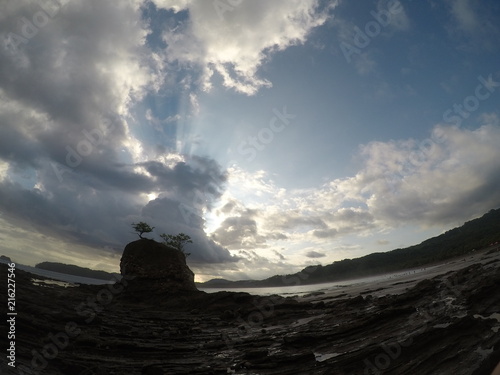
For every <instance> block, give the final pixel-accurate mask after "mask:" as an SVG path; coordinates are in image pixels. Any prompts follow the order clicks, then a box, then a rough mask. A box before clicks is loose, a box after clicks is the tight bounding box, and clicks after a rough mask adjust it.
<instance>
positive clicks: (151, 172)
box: [0, 0, 500, 281]
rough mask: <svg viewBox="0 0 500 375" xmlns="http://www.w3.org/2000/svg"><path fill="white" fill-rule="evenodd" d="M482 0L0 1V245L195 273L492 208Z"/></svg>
mask: <svg viewBox="0 0 500 375" xmlns="http://www.w3.org/2000/svg"><path fill="white" fill-rule="evenodd" d="M499 25H500V3H498V2H497V1H494V0H485V1H481V2H476V1H472V0H443V1H437V0H419V1H412V0H401V1H397V0H390V1H389V0H374V1H366V0H349V1H347V0H330V1H324V0H213V1H212V0H177V1H174V0H150V1H143V0H121V1H111V0H37V1H34V0H33V1H30V0H18V1H8V2H7V1H4V2H1V3H0V253H1V254H4V255H6V256H10V257H11V258H12V259H13V260H15V261H17V262H19V263H23V264H27V265H34V264H36V263H38V262H42V261H54V262H62V263H70V264H76V265H79V266H82V267H89V268H94V269H102V270H106V271H115V272H116V271H118V270H119V261H120V257H121V253H122V251H123V248H124V246H125V245H126V244H127V243H128V242H131V241H133V240H136V239H138V237H137V234H136V233H134V231H133V229H132V226H131V224H132V223H137V222H139V221H144V222H147V223H149V224H150V225H151V226H154V227H155V230H154V232H153V233H152V234H150V236H149V237H150V238H155V239H157V240H160V237H159V235H160V234H162V233H169V234H177V233H180V232H183V233H186V234H188V235H189V236H191V238H192V240H193V244H189V245H187V247H186V250H187V251H189V252H190V253H191V256H190V257H188V258H187V260H188V264H189V266H190V267H191V269H192V270H193V271H194V272H195V274H196V281H206V280H209V279H211V278H226V279H230V280H238V279H249V278H253V279H262V278H265V277H269V276H272V275H275V274H287V273H293V272H297V271H299V270H301V269H302V268H304V267H306V266H308V265H315V264H323V265H326V264H330V263H332V262H334V261H338V260H342V259H346V258H356V257H359V256H363V255H366V254H369V253H373V252H382V251H389V250H392V249H396V248H400V247H406V246H410V245H414V244H417V243H419V242H421V241H423V240H425V239H427V238H429V237H432V236H436V235H439V234H441V233H443V232H445V231H446V230H449V229H451V228H453V227H456V226H459V225H462V224H463V223H464V222H465V221H468V220H471V219H473V218H476V217H479V216H481V215H483V214H484V213H486V212H488V211H489V210H490V209H493V208H498V207H500V163H499V160H500V121H499V119H500V107H499V103H500V45H499V43H498V40H500V28H499Z"/></svg>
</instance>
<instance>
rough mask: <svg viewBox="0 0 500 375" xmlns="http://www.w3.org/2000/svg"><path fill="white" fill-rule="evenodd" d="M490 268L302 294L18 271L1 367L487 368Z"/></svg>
mask: <svg viewBox="0 0 500 375" xmlns="http://www.w3.org/2000/svg"><path fill="white" fill-rule="evenodd" d="M0 266H1V267H0V278H1V279H2V280H6V279H7V267H6V266H5V265H3V264H2V265H0ZM455 266H456V265H455ZM499 267H500V253H499V252H490V253H482V254H477V255H475V258H474V262H467V263H466V264H465V263H464V267H463V268H460V267H455V270H451V271H445V270H446V269H443V272H442V273H440V274H438V275H435V276H433V277H432V278H428V279H423V280H422V281H418V282H417V281H414V282H412V281H407V282H406V281H405V282H403V283H404V284H401V283H402V282H401V281H400V282H399V283H397V282H394V283H392V284H394V285H391V282H388V283H387V285H386V287H387V288H383V289H380V288H376V289H379V290H376V289H374V290H371V288H369V287H367V286H366V285H365V286H364V287H363V290H356V289H352V290H349V289H346V290H343V291H338V292H337V293H336V294H335V295H332V294H328V293H324V294H323V292H318V293H314V295H310V296H308V297H307V298H282V297H279V296H270V297H259V296H255V295H250V294H247V293H234V292H218V293H205V292H200V291H196V290H184V291H179V292H172V293H169V292H168V291H164V292H163V293H162V294H158V293H150V294H148V293H147V291H145V290H144V289H140V295H138V294H131V293H130V292H127V287H128V286H129V283H130V284H131V285H134V283H135V286H134V288H137V280H135V279H134V278H133V277H130V280H127V277H124V279H123V280H122V281H121V282H118V283H116V284H113V285H112V284H110V285H105V286H90V285H79V286H70V287H64V286H58V285H54V284H49V283H38V285H34V284H33V282H32V279H34V278H36V279H40V277H38V276H37V277H35V276H33V275H30V274H28V273H25V272H22V271H20V270H17V271H16V308H17V312H18V315H17V316H16V338H15V357H16V368H11V367H9V366H7V365H6V360H5V358H4V360H3V361H2V368H1V373H2V374H47V375H67V374H72V375H92V374H93V375H97V374H102V375H104V374H106V375H112V374H115V375H122V374H130V375H139V374H145V375H148V374H149V375H166V374H190V375H191V374H248V375H250V374H263V375H264V374H276V375H278V374H279V375H286V374H336V375H342V374H346V375H347V374H349V375H352V374H398V375H400V374H454V375H462V374H463V375H465V374H467V375H469V374H470V375H483V374H484V375H489V374H490V373H491V371H492V370H493V368H494V367H495V365H496V364H497V363H498V362H499V361H500V334H499V332H498V331H499V328H500V314H499V313H500V273H499ZM456 268H458V269H456ZM188 276H189V277H190V275H188ZM134 280H135V281H134ZM396 284H397V285H396ZM155 285H158V283H156V284H155ZM391 287H393V289H391ZM384 289H385V290H384ZM353 290H354V291H355V293H353ZM256 292H258V290H256ZM1 293H2V295H1V301H2V303H3V304H6V301H7V295H6V288H2V290H1ZM4 321H5V320H4ZM4 324H5V323H4ZM3 336H4V337H6V336H7V335H6V333H5V330H4V334H3ZM2 342H5V340H2ZM7 348H8V346H7ZM4 353H5V350H4ZM4 357H5V355H4Z"/></svg>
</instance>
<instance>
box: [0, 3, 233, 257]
mask: <svg viewBox="0 0 500 375" xmlns="http://www.w3.org/2000/svg"><path fill="white" fill-rule="evenodd" d="M48 3H50V4H51V6H52V8H50V9H49V10H47V9H48V8H47V9H46V4H48ZM139 6H140V2H134V1H130V2H129V1H127V2H119V3H114V2H105V1H98V0H86V1H72V2H69V3H67V4H65V5H63V6H61V5H60V4H59V3H57V2H55V1H53V0H47V1H42V2H38V1H28V0H25V1H16V2H2V4H1V5H0V21H1V22H0V125H1V126H0V211H1V212H2V214H3V215H4V218H6V219H8V220H11V221H15V222H16V223H17V224H18V225H19V226H20V227H25V228H34V229H36V230H38V231H39V232H41V233H45V234H50V235H51V236H54V237H56V238H60V239H63V240H65V241H68V242H69V243H71V242H75V243H81V244H85V245H91V246H110V247H112V248H115V249H120V250H121V249H122V247H123V244H124V243H126V242H128V241H130V240H133V239H134V233H133V231H132V228H131V226H130V224H131V223H132V222H137V221H141V220H144V219H145V218H149V219H151V221H152V223H151V224H152V225H155V224H156V226H157V227H158V228H162V229H164V231H165V232H167V233H173V234H175V233H177V232H181V231H182V232H185V233H188V234H189V235H191V236H192V238H193V241H194V244H193V245H192V249H191V250H190V251H191V252H192V253H193V255H192V259H193V261H195V262H199V263H203V262H211V263H214V262H228V261H233V260H234V258H232V257H231V255H230V254H229V252H228V251H227V250H226V249H224V248H223V247H221V246H219V245H217V244H215V243H214V242H213V241H212V240H211V239H209V238H207V236H206V234H205V232H204V231H203V220H202V219H201V216H202V210H203V209H207V208H208V207H209V205H210V204H211V202H212V201H213V200H214V199H216V198H217V197H219V196H220V194H221V193H222V192H223V189H224V182H225V180H226V176H225V174H224V172H223V171H222V170H221V169H220V167H219V166H218V165H217V163H215V162H214V161H213V160H210V159H206V158H197V157H191V158H183V157H182V156H180V155H177V156H176V157H177V161H175V162H168V164H167V163H166V162H164V160H166V159H164V158H161V157H159V159H160V160H161V161H158V160H156V161H153V160H149V161H146V162H141V161H142V160H148V156H147V153H146V152H145V151H144V152H143V151H141V150H145V149H149V148H150V145H148V144H147V143H145V142H143V141H142V140H139V139H137V138H134V135H133V134H132V132H131V127H132V126H133V125H134V121H135V120H134V119H133V118H132V117H133V116H132V110H131V108H132V107H133V105H134V103H136V102H138V101H140V100H141V98H142V97H143V96H144V95H145V94H146V93H147V92H148V91H154V90H156V88H157V87H158V86H159V85H161V83H162V79H163V73H162V72H161V71H160V70H159V69H157V66H156V65H155V64H156V61H155V60H154V58H152V56H151V51H149V49H148V47H147V46H146V44H145V41H146V39H145V38H146V35H147V33H148V25H147V24H146V23H145V22H144V21H143V20H142V19H141V12H140V9H139ZM36 17H38V18H36ZM41 17H42V18H41ZM43 17H45V18H43ZM34 18H36V20H37V21H35V24H37V25H38V26H36V25H35V24H33V22H34V21H33V20H34ZM38 21H40V22H38ZM41 21H43V22H41ZM28 34H29V35H28ZM13 38H14V39H13ZM16 38H17V39H16ZM20 40H21V42H19V41H20ZM151 148H152V146H151ZM160 156H162V155H160ZM163 156H168V155H163ZM181 159H182V160H181ZM2 163H3V164H2ZM5 165H7V170H6V171H5V170H4V169H2V168H5ZM2 173H3V174H2ZM151 193H155V194H156V195H160V199H157V200H154V201H151V202H150V203H147V202H148V200H147V198H146V196H147V194H151ZM179 207H180V208H181V211H182V210H184V211H182V212H184V215H181V216H176V215H173V214H172V212H175V210H177V211H179Z"/></svg>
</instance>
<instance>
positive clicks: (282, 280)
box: [197, 209, 500, 288]
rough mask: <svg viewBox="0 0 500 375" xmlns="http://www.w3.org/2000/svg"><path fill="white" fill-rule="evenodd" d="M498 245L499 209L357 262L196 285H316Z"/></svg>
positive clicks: (359, 259)
mask: <svg viewBox="0 0 500 375" xmlns="http://www.w3.org/2000/svg"><path fill="white" fill-rule="evenodd" d="M499 242H500V209H494V210H490V211H489V212H488V213H487V214H485V215H483V216H482V217H480V218H478V219H474V220H471V221H468V222H466V223H465V224H464V225H462V226H461V227H458V228H455V229H451V230H449V231H447V232H446V233H443V234H441V235H439V236H437V237H433V238H430V239H428V240H425V241H423V242H422V243H420V244H418V245H415V246H410V247H407V248H404V249H395V250H392V251H388V252H385V253H373V254H369V255H366V256H363V257H360V258H355V259H344V260H341V261H337V262H333V263H332V264H329V265H326V266H321V265H318V266H309V267H306V268H304V269H303V270H302V271H300V272H297V273H294V274H288V275H276V276H272V277H269V278H267V279H264V280H238V281H230V280H225V279H212V280H209V281H206V282H204V283H197V286H198V287H200V288H258V287H280V286H292V285H299V284H300V285H304V284H320V283H326V282H332V281H339V280H347V279H353V278H359V277H365V276H374V275H380V274H384V273H389V272H394V271H399V270H404V269H411V268H417V267H423V266H428V265H430V264H435V263H439V262H442V261H445V260H448V259H451V258H455V257H459V256H464V255H467V254H469V253H471V252H474V251H476V250H479V249H482V248H485V247H488V246H490V245H491V246H494V245H498V243H499Z"/></svg>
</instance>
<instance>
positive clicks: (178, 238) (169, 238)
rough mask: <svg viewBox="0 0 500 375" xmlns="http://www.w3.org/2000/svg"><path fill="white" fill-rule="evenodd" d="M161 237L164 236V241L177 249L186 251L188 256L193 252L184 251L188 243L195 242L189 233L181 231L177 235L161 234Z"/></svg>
mask: <svg viewBox="0 0 500 375" xmlns="http://www.w3.org/2000/svg"><path fill="white" fill-rule="evenodd" d="M160 237H161V238H163V243H164V244H165V245H168V246H172V247H175V248H176V249H179V250H180V251H182V252H183V253H184V255H185V256H186V257H188V256H190V255H191V253H186V252H185V251H184V245H185V244H187V243H193V241H191V237H189V236H188V235H187V234H184V233H179V234H177V235H175V236H174V235H173V234H165V233H163V234H160Z"/></svg>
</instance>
